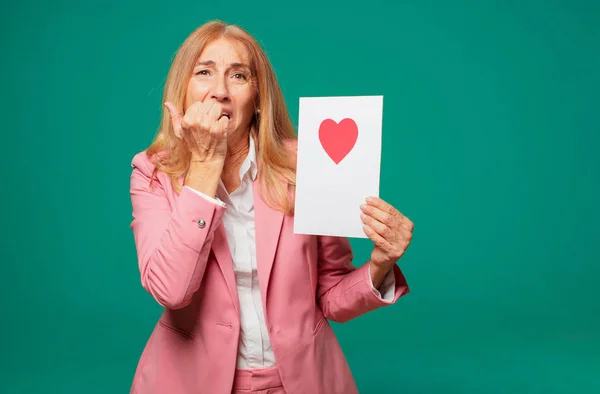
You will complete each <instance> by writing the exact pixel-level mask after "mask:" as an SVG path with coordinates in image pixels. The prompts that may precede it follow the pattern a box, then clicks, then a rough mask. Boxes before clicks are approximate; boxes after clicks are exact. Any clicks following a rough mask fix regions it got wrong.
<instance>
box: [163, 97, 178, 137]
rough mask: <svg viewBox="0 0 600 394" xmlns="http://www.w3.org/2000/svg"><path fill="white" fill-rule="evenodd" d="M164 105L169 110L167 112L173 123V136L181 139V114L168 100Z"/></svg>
mask: <svg viewBox="0 0 600 394" xmlns="http://www.w3.org/2000/svg"><path fill="white" fill-rule="evenodd" d="M165 107H167V110H169V114H170V115H171V122H172V123H173V131H174V132H175V137H177V138H179V139H181V135H182V129H181V114H180V113H179V110H178V109H177V108H175V106H174V105H173V104H172V103H170V102H168V101H167V102H165Z"/></svg>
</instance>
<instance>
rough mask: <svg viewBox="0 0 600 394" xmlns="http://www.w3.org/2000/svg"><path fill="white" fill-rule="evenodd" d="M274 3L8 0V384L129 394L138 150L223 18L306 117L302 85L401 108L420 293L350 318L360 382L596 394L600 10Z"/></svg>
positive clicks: (400, 197) (398, 197)
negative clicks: (180, 57) (166, 91)
mask: <svg viewBox="0 0 600 394" xmlns="http://www.w3.org/2000/svg"><path fill="white" fill-rule="evenodd" d="M281 3H282V2H270V4H269V3H268V2H262V3H259V2H234V1H230V2H217V1H213V2H197V1H195V2H192V1H186V2H158V1H119V2H117V1H113V2H76V1H72V0H70V1H66V0H65V1H57V2H52V3H51V2H42V1H33V0H25V1H20V2H13V3H7V4H5V5H4V6H3V11H2V14H1V15H0V35H1V37H2V49H3V51H2V62H1V66H0V67H1V70H2V72H1V73H0V83H1V86H2V89H1V90H2V94H1V95H0V104H1V106H0V108H1V111H2V114H3V116H2V117H3V119H4V121H3V125H4V126H3V127H2V137H3V138H2V139H3V147H2V158H3V165H2V169H3V171H2V204H1V206H2V233H1V237H0V242H1V251H0V259H1V264H0V281H1V282H0V296H1V297H0V307H1V310H2V331H1V335H0V363H1V364H0V391H1V392H2V393H19V394H20V393H61V394H67V393H82V392H85V393H87V394H92V393H125V392H128V390H129V387H130V383H131V379H132V376H133V372H134V369H135V367H136V364H137V361H138V357H139V355H140V353H141V351H142V348H143V346H144V345H145V342H146V340H147V337H148V335H149V334H150V332H151V329H152V327H153V325H154V324H155V322H156V319H157V318H158V316H159V314H160V308H159V306H158V305H157V304H156V303H155V302H154V301H153V300H152V299H151V298H150V296H149V295H147V294H146V293H145V291H144V290H143V289H142V287H141V284H140V281H139V274H138V271H137V265H136V256H135V249H134V244H133V237H132V233H131V230H130V228H129V223H130V220H131V206H130V200H129V174H130V171H131V168H130V161H131V158H132V157H133V155H134V154H135V153H137V152H139V151H141V150H143V149H144V148H146V147H147V146H148V145H149V143H150V142H151V140H152V138H153V136H154V133H155V132H156V129H157V127H158V121H159V116H160V107H161V96H162V90H161V89H162V87H163V83H164V79H165V77H166V74H167V71H168V67H169V65H170V62H171V60H172V57H173V55H174V52H175V50H176V49H177V47H178V46H179V45H180V43H181V42H182V41H183V40H184V39H185V37H186V36H187V35H188V34H189V33H190V32H191V31H192V30H193V29H194V28H196V27H197V26H199V25H200V24H202V23H204V22H205V21H207V20H210V19H214V18H218V19H222V20H225V21H227V22H230V23H236V24H240V25H241V26H242V27H244V28H246V29H247V30H249V31H250V32H251V33H252V34H253V35H255V36H256V37H257V38H258V39H259V41H260V42H261V43H262V44H263V45H264V48H265V50H266V52H267V54H268V55H269V57H270V59H271V61H272V62H273V65H274V67H275V70H276V72H277V74H278V77H279V79H280V82H281V85H282V88H283V91H284V94H285V97H286V100H287V102H288V105H289V111H290V114H291V116H292V118H293V121H294V123H295V124H297V114H298V98H299V97H301V96H321V95H322V96H326V95H371V94H382V95H384V121H383V128H384V136H383V139H384V140H383V153H382V155H383V156H382V175H381V196H382V197H383V198H384V199H386V200H388V201H389V202H391V203H392V204H393V205H395V206H396V207H397V208H398V209H399V210H400V211H401V212H403V213H404V214H405V215H407V216H408V217H409V218H411V219H412V220H413V222H414V223H415V231H414V239H413V242H412V245H411V247H410V249H409V251H408V252H407V254H406V255H405V256H404V257H403V258H402V259H401V261H400V266H401V267H402V268H403V270H404V272H405V274H406V276H407V278H408V280H409V283H410V285H411V288H412V293H411V294H410V295H409V296H407V297H405V298H403V299H402V300H401V301H400V302H399V303H398V304H397V305H395V306H393V307H390V308H386V309H381V310H378V311H375V312H373V313H371V314H368V315H365V316H363V317H360V318H358V319H356V320H354V321H352V322H349V323H346V324H343V325H340V324H334V328H335V330H336V332H337V334H338V337H339V339H340V341H341V344H342V347H343V349H344V351H345V353H346V355H347V357H348V360H349V362H350V365H351V368H352V371H353V373H354V374H355V377H356V380H357V383H358V385H359V389H360V392H361V393H450V394H454V393H486V394H492V393H598V392H600V295H599V291H598V288H599V284H600V264H599V263H600V253H599V251H598V250H599V249H598V237H599V235H600V231H599V230H598V222H599V220H600V209H599V207H598V203H599V202H600V181H599V176H598V170H599V169H600V159H599V158H598V156H597V153H598V152H597V151H598V148H599V147H600V136H599V129H600V117H599V110H598V106H599V98H600V97H599V93H598V92H599V89H600V73H599V70H600V59H599V53H600V51H599V49H600V4H599V3H598V2H593V1H588V2H585V1H570V2H567V1H503V2H500V1H494V2H476V1H471V2H466V1H454V2H444V1H435V2H434V1H404V2H397V3H396V2H394V3H393V2H391V1H390V2H376V1H369V2H355V3H348V2H344V3H343V4H342V3H340V4H339V5H334V4H326V3H324V2H320V3H318V4H310V3H302V4H299V3H294V6H291V5H290V6H282V5H281ZM352 244H353V246H354V247H355V251H356V255H357V264H362V262H363V261H365V260H366V259H367V258H368V256H369V253H370V249H371V244H370V243H369V241H367V240H362V239H356V240H355V239H353V240H352ZM299 372H300V371H299Z"/></svg>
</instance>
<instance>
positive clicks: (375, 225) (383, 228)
mask: <svg viewBox="0 0 600 394" xmlns="http://www.w3.org/2000/svg"><path fill="white" fill-rule="evenodd" d="M360 218H361V220H362V222H363V223H364V224H366V225H367V226H369V227H370V228H372V229H373V230H374V231H375V232H376V233H377V234H379V235H380V236H381V237H383V238H384V239H385V240H386V241H388V242H389V243H390V244H393V243H394V241H395V240H396V238H398V234H396V232H395V231H394V230H392V229H391V228H390V227H388V226H387V225H385V224H383V223H381V222H380V221H378V220H376V219H374V218H373V217H372V216H368V215H365V214H364V213H361V214H360Z"/></svg>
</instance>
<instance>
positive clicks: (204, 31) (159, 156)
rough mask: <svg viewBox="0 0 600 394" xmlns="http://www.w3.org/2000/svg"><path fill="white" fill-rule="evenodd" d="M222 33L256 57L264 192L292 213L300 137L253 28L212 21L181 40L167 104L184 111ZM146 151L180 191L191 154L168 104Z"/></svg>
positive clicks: (255, 129)
mask: <svg viewBox="0 0 600 394" xmlns="http://www.w3.org/2000/svg"><path fill="white" fill-rule="evenodd" d="M220 37H225V38H228V39H232V40H234V41H236V42H237V43H240V44H242V45H243V46H244V47H245V48H246V49H247V50H248V53H249V55H250V56H249V57H250V68H251V72H252V79H253V80H254V81H253V82H254V83H255V86H256V88H257V96H258V98H257V103H256V107H257V109H259V110H260V111H258V114H259V115H258V116H255V117H254V118H253V122H252V125H251V128H250V133H251V135H252V137H253V138H254V141H255V146H256V150H257V161H258V178H259V180H261V181H262V184H263V185H264V188H261V189H259V190H260V193H261V196H263V197H264V200H265V202H266V203H267V205H269V206H271V207H272V208H274V209H278V210H281V211H283V212H285V213H291V212H293V210H294V209H293V208H294V201H293V194H294V193H293V192H292V193H291V192H290V191H291V190H292V189H293V188H294V187H295V184H296V161H295V152H293V149H290V146H294V145H295V144H294V141H296V140H297V136H296V133H295V131H294V126H293V124H292V122H291V120H290V117H289V114H288V112H287V107H286V104H285V101H284V98H283V93H282V91H281V88H280V86H279V83H278V81H277V78H276V76H275V72H274V71H273V67H272V66H271V63H270V62H269V59H268V58H267V56H266V54H265V52H264V51H263V49H262V48H261V47H260V45H259V44H258V42H257V41H256V40H255V39H254V38H253V37H252V36H251V35H250V34H249V33H248V32H247V31H245V30H244V29H242V28H240V27H238V26H235V25H228V24H226V23H224V22H221V21H211V22H208V23H205V24H204V25H202V26H200V27H199V28H197V29H196V30H194V31H193V32H192V33H191V34H190V35H189V36H188V37H187V38H186V39H185V41H184V42H183V43H182V44H181V46H180V48H179V50H178V51H177V54H176V56H175V59H174V60H173V63H172V65H171V68H170V70H169V74H168V76H167V80H166V83H165V88H164V94H163V102H166V101H169V102H171V103H173V105H174V106H175V107H176V108H178V109H179V111H180V112H181V113H183V104H184V100H185V96H186V89H187V86H188V81H189V79H190V78H191V76H192V71H193V68H194V64H195V62H196V61H197V59H198V57H199V56H200V53H201V52H202V50H203V49H204V48H205V47H206V45H208V44H209V43H210V42H212V41H213V40H216V39H218V38H220ZM290 142H292V144H290ZM146 154H147V156H148V157H156V160H155V163H154V164H155V167H156V168H155V170H154V171H155V173H156V171H163V172H164V173H166V174H168V175H169V177H170V179H171V182H172V184H173V187H174V189H175V190H176V191H177V192H178V193H180V192H181V187H182V186H181V185H180V184H179V181H178V178H179V177H181V176H183V175H185V174H186V173H187V171H188V170H189V164H190V158H191V152H190V151H189V149H188V147H187V145H186V144H185V143H184V142H183V141H182V140H180V139H179V138H177V137H176V136H175V132H174V130H173V125H172V123H171V117H170V115H169V112H168V110H167V109H166V108H164V106H163V108H162V120H161V124H160V128H159V130H158V132H157V134H156V136H155V138H154V141H153V142H152V144H151V145H150V147H148V149H147V150H146ZM152 178H154V176H153V177H152ZM265 191H266V194H265V193H264V192H265Z"/></svg>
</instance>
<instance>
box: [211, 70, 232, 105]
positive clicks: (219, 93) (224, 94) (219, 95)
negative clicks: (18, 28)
mask: <svg viewBox="0 0 600 394" xmlns="http://www.w3.org/2000/svg"><path fill="white" fill-rule="evenodd" d="M210 97H211V98H213V99H215V100H217V101H225V100H228V99H229V90H228V89H227V83H226V81H225V76H223V75H221V76H219V77H217V78H215V84H214V85H213V88H212V90H211V93H210Z"/></svg>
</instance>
